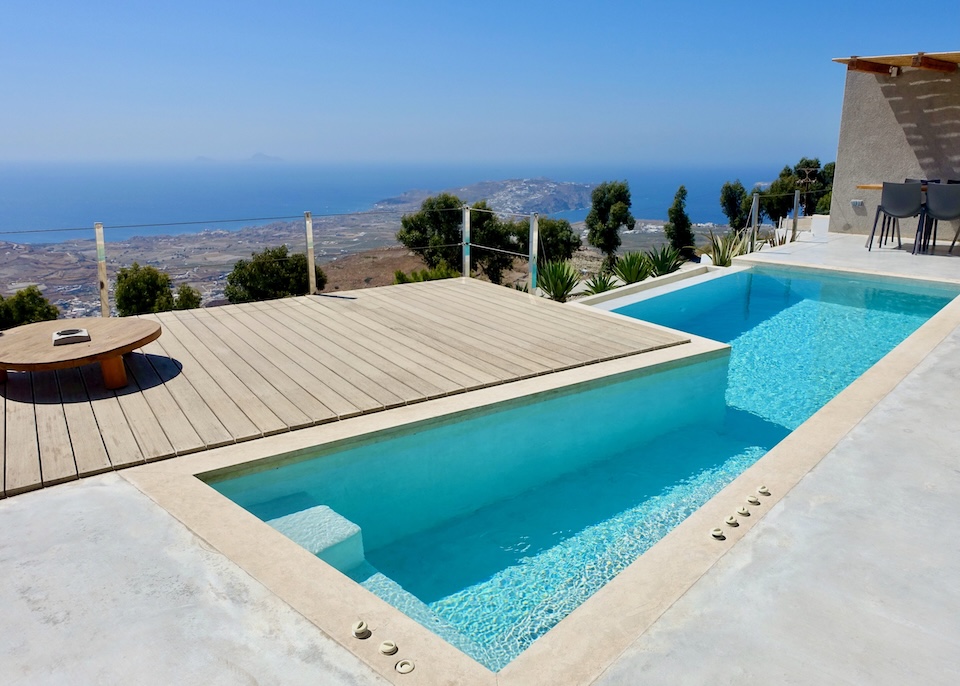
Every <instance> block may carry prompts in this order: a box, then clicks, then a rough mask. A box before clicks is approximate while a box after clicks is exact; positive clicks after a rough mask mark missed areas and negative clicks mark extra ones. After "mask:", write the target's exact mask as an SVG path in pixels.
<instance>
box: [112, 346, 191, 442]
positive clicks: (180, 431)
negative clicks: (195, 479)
mask: <svg viewBox="0 0 960 686" xmlns="http://www.w3.org/2000/svg"><path fill="white" fill-rule="evenodd" d="M124 361H125V362H126V364H127V368H128V369H129V370H130V373H131V374H132V378H133V379H134V380H135V381H136V383H137V385H138V386H140V393H141V394H142V395H143V399H144V400H145V401H146V403H147V405H149V406H150V410H151V411H152V412H153V416H154V417H156V418H157V423H158V424H159V426H160V429H161V430H162V431H163V433H164V434H165V435H166V437H167V440H168V441H170V445H172V446H173V449H174V452H176V453H177V455H185V454H187V453H192V452H196V451H198V450H201V449H202V448H204V447H205V444H204V442H203V439H201V438H200V434H198V433H197V430H196V429H194V428H193V424H191V422H190V419H189V418H188V417H187V416H186V415H185V414H184V413H183V410H181V409H180V406H179V405H178V404H177V401H176V400H174V398H173V395H171V393H170V389H169V388H167V386H166V384H164V383H163V382H162V381H161V379H160V376H159V375H158V374H157V372H156V370H155V369H154V368H153V365H151V364H150V361H149V360H148V359H147V356H146V355H144V354H143V353H138V352H134V353H130V354H129V355H126V356H125V357H124Z"/></svg>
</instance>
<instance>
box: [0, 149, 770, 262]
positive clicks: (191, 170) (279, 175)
mask: <svg viewBox="0 0 960 686" xmlns="http://www.w3.org/2000/svg"><path fill="white" fill-rule="evenodd" d="M780 168H782V161H781V162H780V163H773V162H772V163H771V164H769V165H752V166H750V165H746V166H731V167H722V168H721V167H704V168H697V167H676V168H669V167H661V166H652V165H651V166H643V165H636V166H630V165H614V164H610V165H599V164H593V165H572V164H571V165H558V164H545V165H541V164H519V163H512V164H501V165H495V164H485V165H476V164H473V165H471V164H442V165H441V164H433V165H427V164H396V163H394V164H372V163H368V164H306V163H289V162H282V161H278V162H246V163H232V164H227V163H215V162H200V161H197V162H187V163H176V164H175V163H149V164H147V163H139V164H133V163H122V164H121V163H96V164H94V163H86V164H81V163H52V162H47V163H25V162H19V163H10V162H7V163H3V162H0V241H9V242H14V243H53V242H60V241H64V240H69V239H74V238H92V236H93V225H94V223H95V222H102V223H103V224H104V226H105V231H106V232H107V240H108V241H110V240H125V239H127V238H130V237H132V236H149V235H170V234H179V233H194V232H199V231H202V230H204V229H228V230H229V229H239V228H243V227H246V226H257V225H262V224H267V223H270V222H271V221H274V220H277V219H281V218H290V219H293V218H298V217H302V216H303V212H304V211H307V210H309V211H310V212H312V213H313V214H314V215H328V214H347V213H354V212H363V211H365V210H369V209H370V208H371V207H372V206H373V204H374V203H376V202H378V201H380V200H384V199H386V198H391V197H396V196H398V195H400V194H402V193H404V192H406V191H409V190H428V191H441V190H444V189H449V188H457V187H462V186H465V185H469V184H472V183H477V182H480V181H498V180H505V179H515V178H537V177H543V178H549V179H552V180H555V181H574V182H580V183H600V182H602V181H611V180H626V181H628V182H629V184H630V190H631V196H632V200H633V207H632V212H633V215H634V216H635V217H636V218H638V219H654V220H656V219H661V220H665V219H666V216H667V208H669V207H670V205H671V204H672V202H673V197H674V194H675V193H676V191H677V189H678V188H679V186H680V185H684V186H685V187H686V188H687V193H688V195H687V214H689V215H690V218H691V219H692V220H693V221H694V222H696V223H708V222H713V223H724V222H725V221H726V220H725V217H724V216H723V214H722V212H721V210H720V204H719V196H720V188H721V186H722V185H723V183H724V182H725V181H728V180H729V181H732V180H734V179H740V180H741V181H742V182H743V184H744V186H746V187H747V188H750V187H752V185H753V184H756V183H763V182H769V181H770V180H772V179H773V178H775V177H776V175H777V173H778V171H779V170H780ZM588 209H589V208H579V209H575V210H571V211H568V212H562V213H557V214H554V215H552V216H554V217H562V218H565V219H568V220H570V221H579V220H582V219H584V218H585V217H586V214H587V211H588Z"/></svg>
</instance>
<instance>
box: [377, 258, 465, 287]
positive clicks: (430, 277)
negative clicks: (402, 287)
mask: <svg viewBox="0 0 960 686" xmlns="http://www.w3.org/2000/svg"><path fill="white" fill-rule="evenodd" d="M458 276H460V272H459V271H458V270H456V269H454V268H453V267H451V266H450V265H448V264H447V263H446V262H441V263H440V264H438V265H437V266H436V267H434V268H433V269H421V270H420V271H417V270H416V269H414V270H413V271H412V272H410V273H409V274H405V273H404V272H402V271H401V270H399V269H398V270H397V271H395V272H394V273H393V282H394V283H395V284H396V283H416V282H420V281H438V280H439V279H452V278H454V277H458Z"/></svg>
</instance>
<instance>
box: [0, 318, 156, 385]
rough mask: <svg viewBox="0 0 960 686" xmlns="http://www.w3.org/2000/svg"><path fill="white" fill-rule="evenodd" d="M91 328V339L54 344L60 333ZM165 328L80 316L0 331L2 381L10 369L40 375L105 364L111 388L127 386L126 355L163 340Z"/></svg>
mask: <svg viewBox="0 0 960 686" xmlns="http://www.w3.org/2000/svg"><path fill="white" fill-rule="evenodd" d="M77 329H85V330H86V332H87V334H88V335H89V336H90V340H88V341H83V342H78V343H69V344H67V345H54V342H53V339H54V334H55V333H58V332H59V333H66V332H67V331H74V330H77ZM160 334H161V329H160V324H158V323H157V322H155V321H151V320H149V319H136V318H132V317H131V318H126V317H120V318H117V317H80V318H77V319H54V320H51V321H45V322H36V323H34V324H25V325H23V326H18V327H15V328H13V329H8V330H6V331H3V332H0V383H2V382H5V381H6V380H7V371H8V370H10V371H21V372H38V371H46V370H50V369H68V368H70V367H80V366H82V365H85V364H90V363H91V362H99V363H100V371H101V373H102V374H103V383H104V385H105V386H106V387H107V388H110V389H116V388H123V387H124V386H126V385H127V372H126V370H125V369H124V366H123V355H125V354H126V353H129V352H132V351H134V350H136V349H137V348H142V347H143V346H145V345H146V344H147V343H150V342H151V341H154V340H156V339H157V338H159V337H160Z"/></svg>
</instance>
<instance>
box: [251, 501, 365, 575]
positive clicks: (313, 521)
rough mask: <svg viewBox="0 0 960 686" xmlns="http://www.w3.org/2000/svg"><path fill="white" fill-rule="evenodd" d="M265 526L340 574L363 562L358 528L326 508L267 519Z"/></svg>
mask: <svg viewBox="0 0 960 686" xmlns="http://www.w3.org/2000/svg"><path fill="white" fill-rule="evenodd" d="M267 524H269V525H270V526H272V527H273V528H274V529H276V530H277V531H279V532H280V533H282V534H283V535H284V536H286V537H287V538H289V539H290V540H292V541H293V542H294V543H297V544H298V545H300V546H302V547H304V548H306V549H307V550H309V551H310V552H311V553H313V554H314V555H316V556H317V557H319V558H320V559H321V560H323V561H324V562H326V563H327V564H329V565H331V566H333V567H335V568H336V569H338V570H340V571H346V570H348V569H351V568H353V567H356V566H357V565H359V564H361V563H362V562H363V560H364V558H363V532H362V531H361V530H360V527H359V526H357V525H356V524H354V523H353V522H351V521H350V520H349V519H346V518H345V517H342V516H340V515H339V514H337V513H336V512H334V511H333V510H331V509H330V508H329V507H327V506H326V505H317V506H316V507H311V508H309V509H306V510H301V511H300V512H294V513H293V514H288V515H285V516H283V517H277V518H276V519H270V520H268V521H267Z"/></svg>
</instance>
